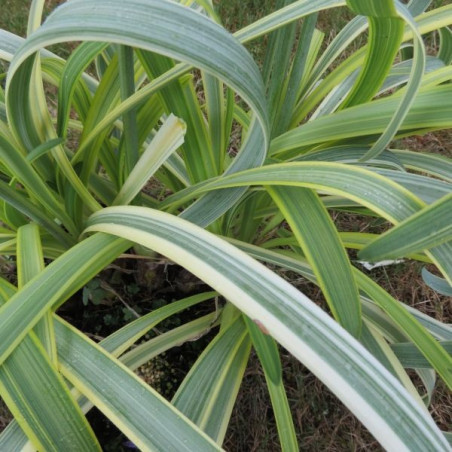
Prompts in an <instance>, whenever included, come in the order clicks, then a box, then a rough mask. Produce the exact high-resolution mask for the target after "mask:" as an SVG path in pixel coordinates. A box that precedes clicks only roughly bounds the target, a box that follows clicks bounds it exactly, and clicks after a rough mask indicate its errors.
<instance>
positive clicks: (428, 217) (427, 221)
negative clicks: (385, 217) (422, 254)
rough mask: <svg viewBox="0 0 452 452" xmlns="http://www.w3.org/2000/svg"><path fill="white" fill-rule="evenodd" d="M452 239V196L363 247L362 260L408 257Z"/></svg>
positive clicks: (445, 197)
mask: <svg viewBox="0 0 452 452" xmlns="http://www.w3.org/2000/svg"><path fill="white" fill-rule="evenodd" d="M449 240H452V193H451V194H449V195H447V196H444V197H443V198H441V199H440V200H439V201H437V202H436V203H434V204H431V205H430V206H428V207H426V208H424V209H422V210H420V211H419V212H418V213H416V214H415V215H413V216H411V217H409V218H408V219H406V220H405V221H403V222H402V223H400V224H399V225H397V226H396V227H395V228H393V229H391V230H390V231H388V232H386V233H385V234H383V235H381V236H380V237H379V238H378V239H377V240H374V241H373V242H372V243H370V244H369V245H367V246H366V247H365V248H363V249H362V250H361V251H360V253H359V257H360V258H361V259H365V260H371V261H373V262H377V261H380V260H383V259H392V258H395V257H400V256H406V255H407V254H410V253H415V252H418V251H422V250H425V249H428V248H433V247H435V246H437V245H439V244H441V243H444V242H446V241H449Z"/></svg>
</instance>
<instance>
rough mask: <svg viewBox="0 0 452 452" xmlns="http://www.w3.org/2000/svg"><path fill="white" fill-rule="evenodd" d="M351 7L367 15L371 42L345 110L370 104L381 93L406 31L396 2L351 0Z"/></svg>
mask: <svg viewBox="0 0 452 452" xmlns="http://www.w3.org/2000/svg"><path fill="white" fill-rule="evenodd" d="M347 5H348V6H349V7H350V8H351V9H352V10H353V11H354V12H355V13H356V14H359V15H362V16H367V19H368V21H369V40H368V45H367V54H366V61H365V63H364V67H363V68H362V69H361V72H360V74H359V78H358V80H357V81H356V83H355V86H354V87H353V89H352V91H351V92H350V93H349V95H348V96H347V98H346V99H345V101H344V103H343V105H342V108H344V107H346V106H351V105H358V104H362V103H365V102H368V101H369V100H370V99H372V97H373V96H374V95H375V94H376V93H377V92H378V89H379V88H380V86H381V84H382V83H383V81H384V80H385V78H386V76H387V74H388V73H389V70H390V68H391V66H392V64H393V62H394V58H395V56H396V54H397V51H398V50H399V46H400V43H401V41H402V36H403V31H404V28H405V27H404V23H403V20H402V19H401V18H400V17H399V16H398V15H397V11H396V8H395V6H394V1H393V0H370V1H369V0H364V1H363V0H347ZM376 67H378V71H376V70H375V68H376Z"/></svg>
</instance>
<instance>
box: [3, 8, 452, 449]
mask: <svg viewBox="0 0 452 452" xmlns="http://www.w3.org/2000/svg"><path fill="white" fill-rule="evenodd" d="M178 3H180V4H178ZM276 3H277V5H276V8H277V10H276V11H275V12H274V13H273V14H270V15H268V16H265V17H262V18H261V19H260V20H258V21H256V22H254V23H252V24H250V25H248V26H246V27H245V28H241V29H240V30H238V31H236V32H235V34H234V35H231V34H230V33H229V32H227V31H226V29H225V28H224V27H223V26H222V25H221V24H219V19H218V16H217V14H216V12H215V10H214V7H213V4H212V2H211V1H209V0H203V1H201V0H199V1H197V2H195V1H191V0H184V1H182V0H181V1H180V2H173V1H167V0H148V1H147V2H143V1H139V0H130V1H127V2H124V1H122V0H96V2H92V1H91V0H68V1H67V2H65V3H64V4H62V5H61V6H60V7H59V8H57V9H56V10H55V11H54V12H53V13H52V14H50V16H49V17H48V18H47V19H46V20H45V22H44V23H43V24H41V17H42V13H43V7H44V1H43V0H34V1H33V2H32V5H31V10H30V17H29V22H28V36H27V37H26V38H25V39H22V38H19V37H18V36H16V35H13V34H11V33H8V32H7V31H2V30H0V58H1V59H2V60H3V61H4V62H5V63H7V73H6V77H5V80H6V82H5V85H4V87H3V88H1V89H0V171H1V176H0V220H1V222H2V228H1V230H0V239H1V247H2V253H3V254H4V255H7V256H16V262H17V275H18V278H17V280H18V285H17V287H16V286H13V285H12V284H10V283H9V282H7V281H6V279H3V278H1V279H0V300H1V304H2V306H1V307H0V366H1V367H0V394H1V396H2V398H3V399H4V400H5V402H6V403H7V404H8V407H9V408H10V410H11V411H12V413H13V414H14V417H15V420H14V421H13V422H12V423H11V424H10V425H9V426H8V428H7V429H6V430H5V431H4V432H3V433H2V434H1V435H0V449H1V450H16V448H17V449H20V448H22V447H24V446H25V445H27V444H28V445H29V446H30V447H31V448H34V449H39V450H41V449H42V450H44V449H45V450H68V451H69V450H74V451H77V450H99V447H100V446H99V444H98V441H97V439H96V437H95V435H94V433H93V431H92V429H91V427H90V425H89V423H88V422H87V421H86V418H85V414H86V413H87V412H88V411H89V410H90V409H91V408H92V407H93V406H96V407H97V408H98V409H99V410H100V411H101V412H102V413H104V414H105V415H106V416H107V417H108V418H109V419H110V420H111V421H112V422H113V423H114V424H115V425H116V426H117V427H118V428H119V429H120V430H121V431H122V432H123V433H124V434H125V435H126V436H127V437H128V438H130V440H131V441H132V442H133V443H134V444H135V445H137V446H138V447H139V448H140V449H142V450H162V451H166V450H178V451H179V450H180V451H182V450H187V451H193V450H200V451H208V450H218V449H220V448H221V445H222V443H223V440H224V436H225V433H226V429H227V425H228V422H229V419H230V416H231V412H232V409H233V406H234V402H235V399H236V396H237V393H238V391H239V388H240V384H241V381H242V379H243V375H244V371H245V368H246V365H247V362H248V358H249V355H250V352H251V350H252V349H253V348H254V349H255V350H256V352H257V356H258V358H259V360H260V362H261V364H262V367H263V370H264V373H265V378H266V382H267V385H268V390H269V393H270V398H271V401H272V407H273V410H274V414H275V418H276V422H277V426H278V430H279V434H280V439H281V444H282V448H283V449H284V450H294V451H295V450H298V445H297V438H296V432H295V428H294V425H293V420H292V418H291V415H290V410H289V405H288V400H287V397H286V393H285V390H284V384H283V378H282V368H281V365H280V362H279V356H278V347H277V343H280V344H281V345H282V346H284V347H285V348H286V349H287V350H288V351H289V352H291V353H292V354H293V355H294V356H295V357H296V358H297V359H299V360H300V361H301V362H302V363H303V364H304V365H306V367H308V368H309V369H310V370H311V371H312V372H313V373H314V374H315V375H316V376H317V377H319V378H320V379H321V380H322V381H323V382H324V383H325V384H326V385H327V386H328V387H329V388H330V389H331V390H332V391H333V392H334V393H335V394H336V395H337V396H338V397H339V398H340V399H341V400H342V401H343V402H344V403H345V404H346V405H347V406H348V407H349V408H350V410H351V411H352V412H353V413H354V414H355V415H356V416H357V417H358V418H359V419H360V420H361V421H362V422H363V423H364V424H365V425H366V427H367V428H368V429H369V430H370V432H371V433H372V434H373V435H374V436H375V437H376V439H377V440H378V441H379V442H381V444H382V445H383V446H384V447H386V448H388V449H392V450H399V449H400V450H402V449H408V450H446V449H447V448H448V445H447V441H446V439H445V436H444V435H443V434H442V432H441V431H440V430H439V429H438V427H437V426H436V425H435V423H434V421H433V420H432V418H431V417H430V415H429V414H428V411H427V410H426V409H425V404H427V405H428V404H429V403H430V400H431V395H432V388H433V386H434V383H435V379H436V375H438V376H439V378H441V379H442V380H443V381H444V383H445V384H446V385H447V386H448V387H449V388H452V370H451V369H452V358H451V354H450V341H451V340H452V329H451V328H450V326H449V325H443V324H441V323H440V322H438V321H436V320H434V319H430V318H428V317H426V316H425V315H423V314H421V313H419V312H418V311H416V310H415V309H407V308H406V306H404V304H403V300H401V301H398V300H395V299H394V298H393V297H392V296H391V295H390V294H389V293H387V292H386V291H385V290H384V289H383V288H381V287H380V286H379V285H378V284H376V283H375V282H374V281H372V280H371V279H370V278H369V277H368V276H367V275H365V274H364V273H363V272H362V271H361V270H360V269H358V268H356V267H355V266H354V265H353V264H354V262H353V260H352V259H351V258H350V256H351V255H352V254H350V253H348V249H358V250H360V251H359V256H361V257H363V258H365V259H373V258H375V259H384V258H388V257H389V258H391V259H396V258H401V257H408V258H411V259H416V260H419V261H421V262H427V263H431V264H434V265H436V267H437V269H438V270H439V271H440V272H441V273H442V276H443V278H442V279H441V280H440V284H439V282H438V281H437V280H435V281H436V282H435V281H434V280H433V278H432V277H433V276H434V275H430V274H429V273H426V275H427V276H426V277H427V278H428V279H429V281H430V282H431V284H432V285H434V286H439V285H441V287H442V289H441V290H442V291H443V292H448V289H447V287H448V285H450V284H451V282H452V252H451V251H452V235H451V231H450V211H451V207H452V205H451V195H450V192H451V173H450V167H451V165H452V163H451V162H450V160H449V159H447V158H440V157H437V156H433V155H429V154H419V153H417V152H415V151H411V150H409V149H403V150H401V149H394V148H393V147H392V146H391V143H392V140H393V139H394V138H403V137H405V136H409V135H420V134H423V133H426V132H429V131H432V130H439V129H443V128H448V127H452V84H451V81H452V66H450V58H448V53H449V52H448V50H447V49H448V48H449V46H450V42H449V41H450V32H449V31H446V30H448V29H447V28H446V27H448V26H450V24H451V23H452V7H451V6H447V5H446V6H443V7H442V8H439V9H436V10H433V11H430V12H429V13H424V10H425V9H426V7H427V6H428V4H429V2H428V1H422V0H413V1H411V2H410V3H409V4H408V6H407V7H405V6H403V5H402V4H401V3H399V2H394V1H393V0H386V1H382V0H379V1H378V2H376V1H374V2H371V3H370V2H368V1H366V0H362V1H361V0H353V1H347V2H345V1H342V0H321V1H320V0H319V1H316V2H312V1H310V0H299V1H295V2H294V1H290V0H280V1H278V2H276ZM344 6H349V7H350V10H351V12H350V13H349V14H350V17H354V16H353V13H358V14H362V15H368V16H369V17H367V18H365V17H363V16H356V17H355V18H353V19H351V20H350V21H349V22H348V23H347V25H345V26H344V28H343V30H342V31H341V32H340V33H339V34H338V35H337V36H336V37H335V38H334V39H333V40H332V41H331V42H330V43H329V46H325V45H324V44H323V41H324V38H325V36H324V34H323V33H322V32H320V31H319V29H318V28H317V26H316V24H317V23H318V22H317V21H318V19H319V13H322V12H323V11H328V10H330V9H332V11H333V14H334V10H335V9H336V8H343V7H344ZM413 15H414V16H415V17H413ZM118 17H120V18H121V20H120V21H118ZM241 20H242V17H238V18H237V23H240V21H241ZM244 20H246V17H245V18H244ZM228 26H229V27H230V28H233V29H238V28H239V26H237V24H236V23H234V24H228ZM368 27H370V32H369V35H368V38H367V39H366V38H365V37H366V31H367V29H368ZM439 28H441V29H442V31H441V32H440V34H439V35H438V36H439V37H440V38H439V39H440V40H441V41H442V42H441V44H442V45H441V46H440V49H439V50H438V49H434V50H437V53H436V54H435V55H429V56H428V57H427V56H426V51H425V45H424V41H423V37H424V36H428V35H429V34H431V33H432V32H435V31H436V30H437V29H439ZM360 36H361V40H359V41H358V42H362V43H363V45H362V47H359V46H358V47H357V48H356V50H354V51H352V52H350V45H351V44H352V43H355V45H356V42H357V41H356V38H357V37H360ZM262 37H264V38H263V44H262V45H263V47H262V45H260V46H259V49H264V51H263V55H262V54H258V55H257V57H256V58H257V59H258V61H257V62H256V61H255V60H254V59H253V57H252V56H251V54H250V53H249V52H248V51H247V50H246V48H245V47H244V45H247V46H251V47H252V45H253V42H256V40H257V39H258V38H262ZM383 38H384V39H383ZM74 40H75V41H81V44H80V45H79V46H78V47H77V49H76V50H75V51H74V52H73V53H72V54H71V56H70V57H69V58H68V59H67V60H64V59H62V58H60V57H57V56H56V55H54V54H52V53H51V52H50V51H49V50H46V47H47V46H49V45H53V44H60V43H66V42H68V41H74ZM409 47H413V52H412V58H410V59H406V57H407V55H408V54H409V53H410V52H407V51H406V49H407V48H409ZM347 49H348V51H347ZM430 53H432V52H430ZM361 68H362V69H361ZM56 101H57V102H56ZM421 174H422V175H421ZM332 210H338V211H342V210H344V211H350V210H351V211H353V212H355V213H357V214H360V215H363V216H365V217H369V218H370V219H372V220H371V221H374V222H379V221H387V222H391V223H392V224H394V226H395V227H394V228H393V229H391V230H390V231H389V232H387V233H385V234H382V235H381V237H379V235H378V234H364V233H360V232H358V231H348V232H346V233H343V232H342V231H338V230H337V226H336V225H335V224H334V223H333V221H332V220H331V217H330V212H331V211H332ZM127 250H129V251H128V253H129V254H136V255H138V256H137V257H138V258H140V259H143V258H149V259H155V258H156V257H157V256H158V255H157V253H159V254H160V255H161V256H162V257H161V259H162V260H163V261H165V260H167V261H166V262H167V263H169V262H170V261H172V262H174V263H176V264H179V265H180V266H181V267H184V268H185V269H186V270H188V271H189V272H190V273H192V274H193V275H195V276H196V277H197V278H199V279H200V280H202V281H203V282H204V283H206V284H207V285H208V286H210V287H211V288H212V289H213V290H214V291H215V292H202V291H201V293H200V294H197V295H194V296H191V297H188V298H183V299H181V300H179V301H174V302H172V303H168V304H165V303H161V300H160V299H158V297H156V300H155V302H156V303H155V307H156V309H154V310H153V311H151V312H150V313H147V314H144V313H143V311H141V310H139V309H138V310H137V311H138V314H142V315H140V316H139V317H138V318H136V316H135V317H134V312H135V311H131V309H129V307H128V306H127V305H125V307H124V301H123V300H119V301H121V303H122V304H120V303H119V301H118V304H119V306H120V309H121V310H120V311H118V312H120V313H121V316H122V317H123V318H122V319H120V320H121V321H126V322H128V323H127V325H126V326H124V327H122V328H119V329H117V331H115V332H114V333H113V334H112V335H110V336H109V337H107V338H105V339H104V340H102V341H101V342H100V343H99V344H96V343H94V342H93V341H91V340H90V339H89V338H88V337H87V336H86V335H84V334H83V333H82V332H81V331H79V330H78V329H77V328H75V327H74V326H73V325H70V324H68V323H67V322H65V321H64V320H63V319H62V318H61V317H60V316H59V315H58V314H56V313H55V312H56V310H57V308H59V307H61V306H62V305H64V304H65V303H66V302H68V300H69V299H71V302H72V303H74V300H75V302H76V303H79V304H80V306H83V305H87V304H89V303H92V304H94V305H96V304H98V303H102V302H104V301H105V300H108V302H112V301H113V300H116V298H117V294H115V293H114V292H112V291H111V290H108V288H106V286H105V285H103V284H102V280H101V279H100V278H99V277H98V276H96V275H98V273H99V272H100V271H101V270H102V269H104V268H105V267H106V266H108V265H109V264H110V263H111V262H113V261H114V260H115V259H116V258H118V257H119V256H120V255H121V254H122V253H124V252H126V251H127ZM258 261H262V262H264V263H269V264H272V265H273V266H276V267H280V268H282V269H285V270H291V271H294V272H296V273H299V274H300V275H302V276H303V277H304V278H307V279H308V280H309V281H311V282H313V283H314V284H317V285H318V286H319V287H320V289H321V291H322V292H323V294H324V296H325V299H326V301H327V303H328V308H329V312H331V316H330V315H329V314H328V313H326V312H325V311H323V310H322V309H320V308H319V307H318V306H317V305H316V304H315V303H313V302H312V301H311V300H309V298H307V297H306V296H305V295H304V294H302V293H301V292H300V291H298V290H297V289H296V288H295V287H293V286H292V285H291V284H289V283H288V282H287V281H285V280H284V279H283V278H281V277H280V276H279V275H278V272H274V271H271V270H269V269H268V268H267V267H265V266H264V265H262V264H261V263H259V262H258ZM44 263H45V264H44ZM429 275H430V276H429ZM158 277H159V276H158V274H157V273H155V272H152V271H150V272H148V273H147V275H146V280H147V282H148V283H149V284H150V285H152V279H153V278H158ZM187 284H188V283H187ZM136 292H137V287H136V286H133V285H130V286H128V291H127V293H128V294H129V295H130V296H133V295H135V294H136ZM219 297H222V302H221V303H220V302H219V299H218V298H219ZM206 300H215V303H213V302H212V306H215V310H212V312H211V313H210V314H206V313H205V312H204V314H205V315H204V316H203V317H199V318H191V316H190V314H189V315H184V316H181V319H183V320H182V321H181V323H180V324H179V323H178V322H174V323H173V325H177V326H176V327H175V328H172V329H170V330H168V331H166V332H164V333H163V334H160V335H157V336H155V335H151V336H150V335H148V333H149V332H151V331H152V329H153V328H155V326H156V325H158V324H159V323H160V322H162V321H165V320H166V319H167V318H168V317H170V316H172V315H177V314H179V313H180V312H182V311H183V310H185V309H188V308H190V307H192V306H196V305H197V304H199V303H201V302H204V301H206ZM158 303H160V304H159V305H158V306H160V307H158V309H157V304H158ZM190 312H191V311H190ZM135 314H136V312H135ZM104 322H105V323H106V324H108V325H109V326H110V327H115V326H117V325H118V322H119V319H118V318H117V317H114V316H111V317H105V318H104ZM211 330H213V331H215V334H213V335H212V339H211V340H210V343H209V345H208V346H207V347H206V349H205V350H204V351H203V352H202V353H201V355H200V357H199V359H198V360H197V361H196V363H195V364H194V365H193V366H192V368H191V370H190V371H189V373H188V374H187V376H186V378H185V379H184V381H183V382H182V384H181V385H180V387H179V388H178V390H177V392H176V394H175V396H174V398H173V400H172V401H171V402H170V401H167V400H165V399H163V398H162V397H161V396H160V395H159V394H158V393H157V392H156V391H155V390H154V389H153V388H152V387H150V386H149V385H147V384H145V383H144V382H143V381H142V380H141V379H139V378H138V377H137V376H136V374H134V373H133V371H135V370H136V369H137V368H139V367H140V366H141V365H142V364H143V363H145V362H147V361H149V360H150V359H152V358H154V357H156V356H158V355H160V354H161V353H163V352H165V351H167V350H170V349H171V348H173V347H175V346H178V345H179V344H181V343H183V342H185V341H193V340H196V339H197V338H199V337H201V336H203V335H204V334H205V333H206V332H208V331H211ZM209 337H210V336H209ZM134 345H135V346H134ZM131 347H132V348H131ZM26 367H27V368H31V369H33V371H34V372H35V373H36V375H37V378H36V379H35V380H34V381H33V382H30V381H29V380H30V379H29V378H27V375H29V372H25V371H24V369H25V368H26ZM406 368H412V369H414V370H415V371H416V372H417V373H418V375H419V376H420V377H421V380H422V381H423V383H424V386H425V392H426V396H425V397H423V395H424V390H422V389H421V390H420V392H418V389H417V388H416V387H415V386H414V384H413V383H412V381H411V379H410V377H409V375H408V374H407V371H406ZM426 369H427V370H426ZM63 377H64V378H63ZM43 394H44V396H43ZM45 394H48V396H45ZM37 413H39V415H38V414H37ZM244 428H246V427H244Z"/></svg>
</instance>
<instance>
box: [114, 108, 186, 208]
mask: <svg viewBox="0 0 452 452" xmlns="http://www.w3.org/2000/svg"><path fill="white" fill-rule="evenodd" d="M185 132H186V125H185V123H184V122H183V121H182V120H181V119H179V118H176V117H175V116H173V115H170V116H169V117H168V119H167V120H166V121H165V123H164V124H163V126H162V127H161V128H160V129H159V131H158V132H157V134H156V135H155V137H154V138H153V139H152V141H151V143H150V144H149V146H148V147H147V148H146V149H145V151H144V152H143V154H142V155H141V157H140V159H139V160H138V162H137V163H136V165H135V166H134V168H133V169H132V171H131V172H130V174H129V176H128V177H127V179H126V181H125V182H124V184H123V185H122V187H121V190H120V191H119V193H118V195H117V196H116V198H115V199H114V201H113V205H120V204H122V205H125V204H129V203H130V202H131V201H132V200H133V198H135V196H136V195H137V194H138V193H139V192H140V191H141V190H142V188H143V187H144V185H145V184H146V183H147V182H148V180H149V179H150V178H151V177H152V176H153V174H154V173H155V172H156V171H157V170H158V169H159V168H160V166H161V165H162V164H163V163H164V162H165V160H166V159H167V158H168V157H169V156H170V155H171V154H172V153H173V152H174V151H176V150H177V148H178V147H179V146H181V144H182V143H183V142H184V134H185Z"/></svg>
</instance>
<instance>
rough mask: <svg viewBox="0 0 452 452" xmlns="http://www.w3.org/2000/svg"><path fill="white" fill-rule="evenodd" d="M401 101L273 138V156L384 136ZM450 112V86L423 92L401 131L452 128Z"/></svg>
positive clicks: (361, 108) (360, 107)
mask: <svg viewBox="0 0 452 452" xmlns="http://www.w3.org/2000/svg"><path fill="white" fill-rule="evenodd" d="M399 102H400V98H399V97H397V96H390V97H387V98H384V99H378V100H375V101H372V103H371V105H372V108H369V105H368V104H364V105H358V106H355V107H351V108H347V109H345V110H341V111H339V112H337V113H333V114H331V115H328V116H322V117H320V118H318V119H316V120H315V121H310V122H307V123H306V124H303V125H301V126H299V127H297V128H295V129H292V130H290V131H289V132H286V133H284V134H282V135H280V136H279V137H278V138H276V139H274V140H273V141H272V143H271V147H270V153H271V154H274V155H278V157H282V158H290V157H296V156H298V155H299V152H298V151H297V150H298V149H299V148H301V147H302V146H309V145H314V144H317V143H325V142H328V141H331V140H341V139H344V138H346V139H350V138H353V137H366V136H373V135H375V134H379V133H382V132H383V131H384V130H385V128H386V126H387V124H388V122H389V121H390V120H391V117H392V115H393V112H394V110H395V109H396V108H397V105H398V103H399ZM426 111H428V115H426V113H425V112H426ZM451 112H452V88H451V87H450V86H448V85H444V86H438V87H433V88H429V89H426V90H425V91H424V90H423V91H421V92H419V93H418V95H417V96H416V97H415V99H414V102H413V105H412V106H411V109H410V110H409V111H408V112H407V115H406V116H405V119H404V122H403V124H401V126H400V128H399V131H402V130H408V131H410V132H411V131H412V130H419V129H428V128H432V129H436V128H438V129H439V128H448V127H451V125H452V120H451V117H452V115H451Z"/></svg>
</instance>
